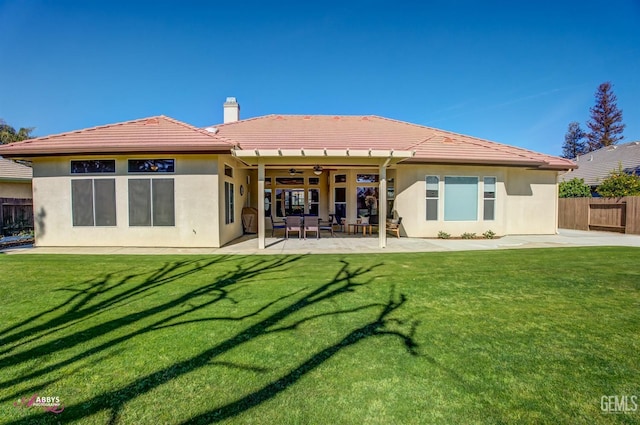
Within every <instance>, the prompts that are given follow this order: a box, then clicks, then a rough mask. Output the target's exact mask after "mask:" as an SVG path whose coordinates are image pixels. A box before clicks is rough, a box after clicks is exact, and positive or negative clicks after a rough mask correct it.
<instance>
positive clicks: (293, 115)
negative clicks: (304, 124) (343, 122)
mask: <svg viewBox="0 0 640 425" xmlns="http://www.w3.org/2000/svg"><path fill="white" fill-rule="evenodd" d="M274 117H322V118H325V117H326V118H332V117H348V118H365V117H368V118H372V117H376V116H375V115H366V114H365V115H346V114H267V115H259V116H257V117H251V118H245V119H241V120H238V121H232V122H226V123H220V124H212V125H209V126H207V127H227V126H233V125H235V124H242V123H246V122H251V121H257V120H263V119H267V118H274ZM205 128H206V127H205Z"/></svg>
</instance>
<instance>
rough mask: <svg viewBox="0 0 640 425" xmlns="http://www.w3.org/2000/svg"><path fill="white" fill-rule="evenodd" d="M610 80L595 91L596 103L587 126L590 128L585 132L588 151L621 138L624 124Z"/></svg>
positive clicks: (614, 142)
mask: <svg viewBox="0 0 640 425" xmlns="http://www.w3.org/2000/svg"><path fill="white" fill-rule="evenodd" d="M611 87H612V86H611V83H610V82H608V81H607V82H605V83H602V84H600V86H598V90H597V91H596V95H595V96H596V104H595V106H594V107H593V108H591V109H590V111H591V120H589V122H588V123H587V126H588V127H589V129H590V130H591V132H590V133H589V134H587V139H588V141H589V146H588V149H589V151H595V150H597V149H600V148H602V147H605V146H610V145H614V144H616V143H617V142H618V141H619V140H622V139H623V137H624V136H623V135H622V131H623V130H624V127H625V125H624V124H623V123H622V110H621V109H618V105H617V104H616V101H617V100H618V99H617V97H616V95H615V94H614V93H613V90H612V88H611Z"/></svg>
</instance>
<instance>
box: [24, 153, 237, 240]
mask: <svg viewBox="0 0 640 425" xmlns="http://www.w3.org/2000/svg"><path fill="white" fill-rule="evenodd" d="M94 158H99V159H115V160H116V173H115V175H113V174H110V175H106V174H105V175H96V174H87V175H73V176H72V175H71V174H70V161H71V159H88V158H86V157H82V158H80V157H74V158H71V157H56V158H46V159H45V158H41V159H35V160H34V161H33V170H34V178H33V196H34V198H33V199H34V214H35V232H36V245H37V246H142V247H218V246H220V245H221V244H222V243H224V241H225V240H226V239H225V238H226V237H227V234H225V235H223V236H221V232H220V228H219V225H218V223H219V218H218V217H219V214H218V211H219V210H220V208H219V205H218V204H219V202H220V199H219V179H218V167H219V158H218V156H217V155H197V156H196V155H164V154H162V155H127V156H104V157H94ZM135 158H173V159H175V160H176V162H175V173H171V174H165V173H162V174H145V173H140V174H138V173H136V174H129V173H128V172H127V160H128V159H135ZM87 178H94V179H100V178H115V180H116V219H117V225H115V226H112V227H101V226H96V227H74V226H73V225H72V215H71V214H72V213H71V180H73V179H87ZM129 178H173V179H174V191H175V223H176V224H175V226H170V227H169V226H166V227H165V226H157V227H153V226H145V227H138V226H132V227H130V226H129V224H128V220H129V212H128V179H129ZM237 216H238V220H237V221H238V222H239V221H240V220H239V217H240V213H239V211H238V212H237ZM240 232H241V230H240Z"/></svg>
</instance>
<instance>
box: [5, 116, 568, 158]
mask: <svg viewBox="0 0 640 425" xmlns="http://www.w3.org/2000/svg"><path fill="white" fill-rule="evenodd" d="M279 149H282V150H286V149H289V150H291V149H294V150H295V149H297V150H298V152H300V151H301V150H304V149H315V150H319V149H327V150H331V149H333V150H342V151H343V152H347V151H348V150H349V149H351V150H353V151H356V150H357V151H360V152H363V151H366V150H374V151H376V150H377V151H378V152H382V151H385V150H386V151H388V152H391V151H396V152H398V158H397V160H400V161H404V162H405V163H451V164H482V165H487V164H489V165H514V166H524V167H531V168H537V169H552V170H569V169H572V168H575V163H573V162H572V161H570V160H568V159H564V158H560V157H556V156H552V155H545V154H541V153H537V152H533V151H530V150H527V149H522V148H517V147H514V146H508V145H504V144H500V143H495V142H491V141H488V140H483V139H478V138H475V137H470V136H464V135H461V134H457V133H452V132H448V131H443V130H438V129H435V128H431V127H425V126H421V125H417V124H411V123H407V122H403V121H397V120H392V119H388V118H383V117H378V116H373V115H367V116H344V115H337V116H335V115H266V116H262V117H257V118H250V119H246V120H241V121H235V122H231V123H227V124H220V125H217V126H215V128H208V129H199V128H196V127H193V126H191V125H189V124H185V123H182V122H180V121H177V120H174V119H172V118H169V117H165V116H157V117H151V118H144V119H139V120H134V121H127V122H123V123H117V124H110V125H104V126H100V127H94V128H89V129H84V130H78V131H72V132H68V133H62V134H57V135H53V136H46V137H39V138H36V139H31V140H26V141H23V142H17V143H12V144H10V145H5V146H0V155H4V156H8V157H9V156H12V157H34V156H45V155H67V154H75V155H78V154H113V153H150V152H176V153H181V152H184V153H189V152H191V153H195V152H219V153H222V152H227V153H230V152H231V151H232V150H233V151H236V152H237V151H245V152H244V153H248V152H246V151H247V150H271V151H274V150H276V151H277V150H279ZM400 153H402V155H401V154H400Z"/></svg>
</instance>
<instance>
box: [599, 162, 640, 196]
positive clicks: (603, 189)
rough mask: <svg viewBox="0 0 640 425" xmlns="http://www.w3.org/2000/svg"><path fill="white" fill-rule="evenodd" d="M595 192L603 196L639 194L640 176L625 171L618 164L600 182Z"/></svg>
mask: <svg viewBox="0 0 640 425" xmlns="http://www.w3.org/2000/svg"><path fill="white" fill-rule="evenodd" d="M596 192H598V194H600V196H604V197H605V198H617V197H621V196H640V176H637V175H635V174H627V173H625V172H624V171H623V170H622V165H619V166H618V169H617V170H614V171H612V172H611V173H610V174H609V177H607V178H606V179H604V180H603V181H602V183H600V186H598V188H597V189H596Z"/></svg>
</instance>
